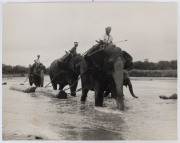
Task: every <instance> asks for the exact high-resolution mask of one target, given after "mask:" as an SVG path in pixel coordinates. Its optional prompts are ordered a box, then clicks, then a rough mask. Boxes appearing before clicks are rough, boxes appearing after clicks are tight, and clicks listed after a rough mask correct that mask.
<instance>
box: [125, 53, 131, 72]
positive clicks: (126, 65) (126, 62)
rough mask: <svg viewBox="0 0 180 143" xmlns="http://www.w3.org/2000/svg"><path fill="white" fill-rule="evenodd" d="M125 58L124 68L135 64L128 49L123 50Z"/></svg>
mask: <svg viewBox="0 0 180 143" xmlns="http://www.w3.org/2000/svg"><path fill="white" fill-rule="evenodd" d="M123 58H124V59H125V63H124V69H126V70H128V69H130V68H131V67H132V66H133V58H132V57H131V55H130V54H128V53H127V52H126V51H123Z"/></svg>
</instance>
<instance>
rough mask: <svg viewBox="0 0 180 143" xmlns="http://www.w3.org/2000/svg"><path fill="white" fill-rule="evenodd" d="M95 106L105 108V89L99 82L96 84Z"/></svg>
mask: <svg viewBox="0 0 180 143" xmlns="http://www.w3.org/2000/svg"><path fill="white" fill-rule="evenodd" d="M95 83H96V85H95V106H100V107H102V106H103V99H104V95H103V94H104V89H103V87H102V86H101V85H102V84H101V83H99V82H97V81H96V82H95Z"/></svg>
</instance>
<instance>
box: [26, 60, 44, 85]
mask: <svg viewBox="0 0 180 143" xmlns="http://www.w3.org/2000/svg"><path fill="white" fill-rule="evenodd" d="M29 68H30V70H31V72H30V75H29V84H30V85H31V86H32V85H33V84H35V86H36V87H43V84H44V71H45V66H44V65H43V64H42V63H40V64H34V65H33V66H32V67H31V66H30V67H29Z"/></svg>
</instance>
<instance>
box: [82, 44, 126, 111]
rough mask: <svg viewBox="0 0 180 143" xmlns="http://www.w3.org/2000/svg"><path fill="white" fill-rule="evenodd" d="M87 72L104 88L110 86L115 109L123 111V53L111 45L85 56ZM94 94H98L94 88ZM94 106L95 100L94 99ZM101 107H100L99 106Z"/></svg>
mask: <svg viewBox="0 0 180 143" xmlns="http://www.w3.org/2000/svg"><path fill="white" fill-rule="evenodd" d="M85 61H86V63H87V70H90V71H91V73H92V74H93V77H94V78H95V79H96V81H97V82H99V83H100V84H103V86H104V87H102V86H101V89H105V86H107V85H108V86H110V90H111V93H112V96H113V97H114V98H115V99H116V103H117V108H118V109H121V110H123V109H124V94H123V68H124V64H125V59H124V58H123V51H122V50H121V49H120V48H118V47H114V46H112V45H107V46H106V47H105V48H104V49H102V50H98V51H96V52H93V53H91V54H88V55H87V56H85ZM94 90H95V93H99V92H98V91H96V90H98V89H96V87H95V89H94ZM101 92H104V91H101ZM98 96H103V93H102V95H97V97H96V98H97V102H98V98H103V97H98ZM95 104H96V99H95ZM96 105H97V106H98V104H96ZM100 106H101V105H100Z"/></svg>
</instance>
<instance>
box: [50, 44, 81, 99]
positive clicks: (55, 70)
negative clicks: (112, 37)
mask: <svg viewBox="0 0 180 143" xmlns="http://www.w3.org/2000/svg"><path fill="white" fill-rule="evenodd" d="M77 46H78V43H77V42H75V43H74V47H73V48H72V49H71V50H69V52H66V54H65V55H64V56H63V57H62V58H60V59H56V60H55V61H53V62H52V63H51V65H50V70H49V75H50V79H51V83H52V85H53V89H54V90H57V85H59V90H63V88H64V87H65V86H66V85H69V86H70V91H71V96H76V92H75V91H76V88H77V84H78V77H79V75H80V63H81V61H82V56H81V55H80V54H78V53H76V48H77Z"/></svg>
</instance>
